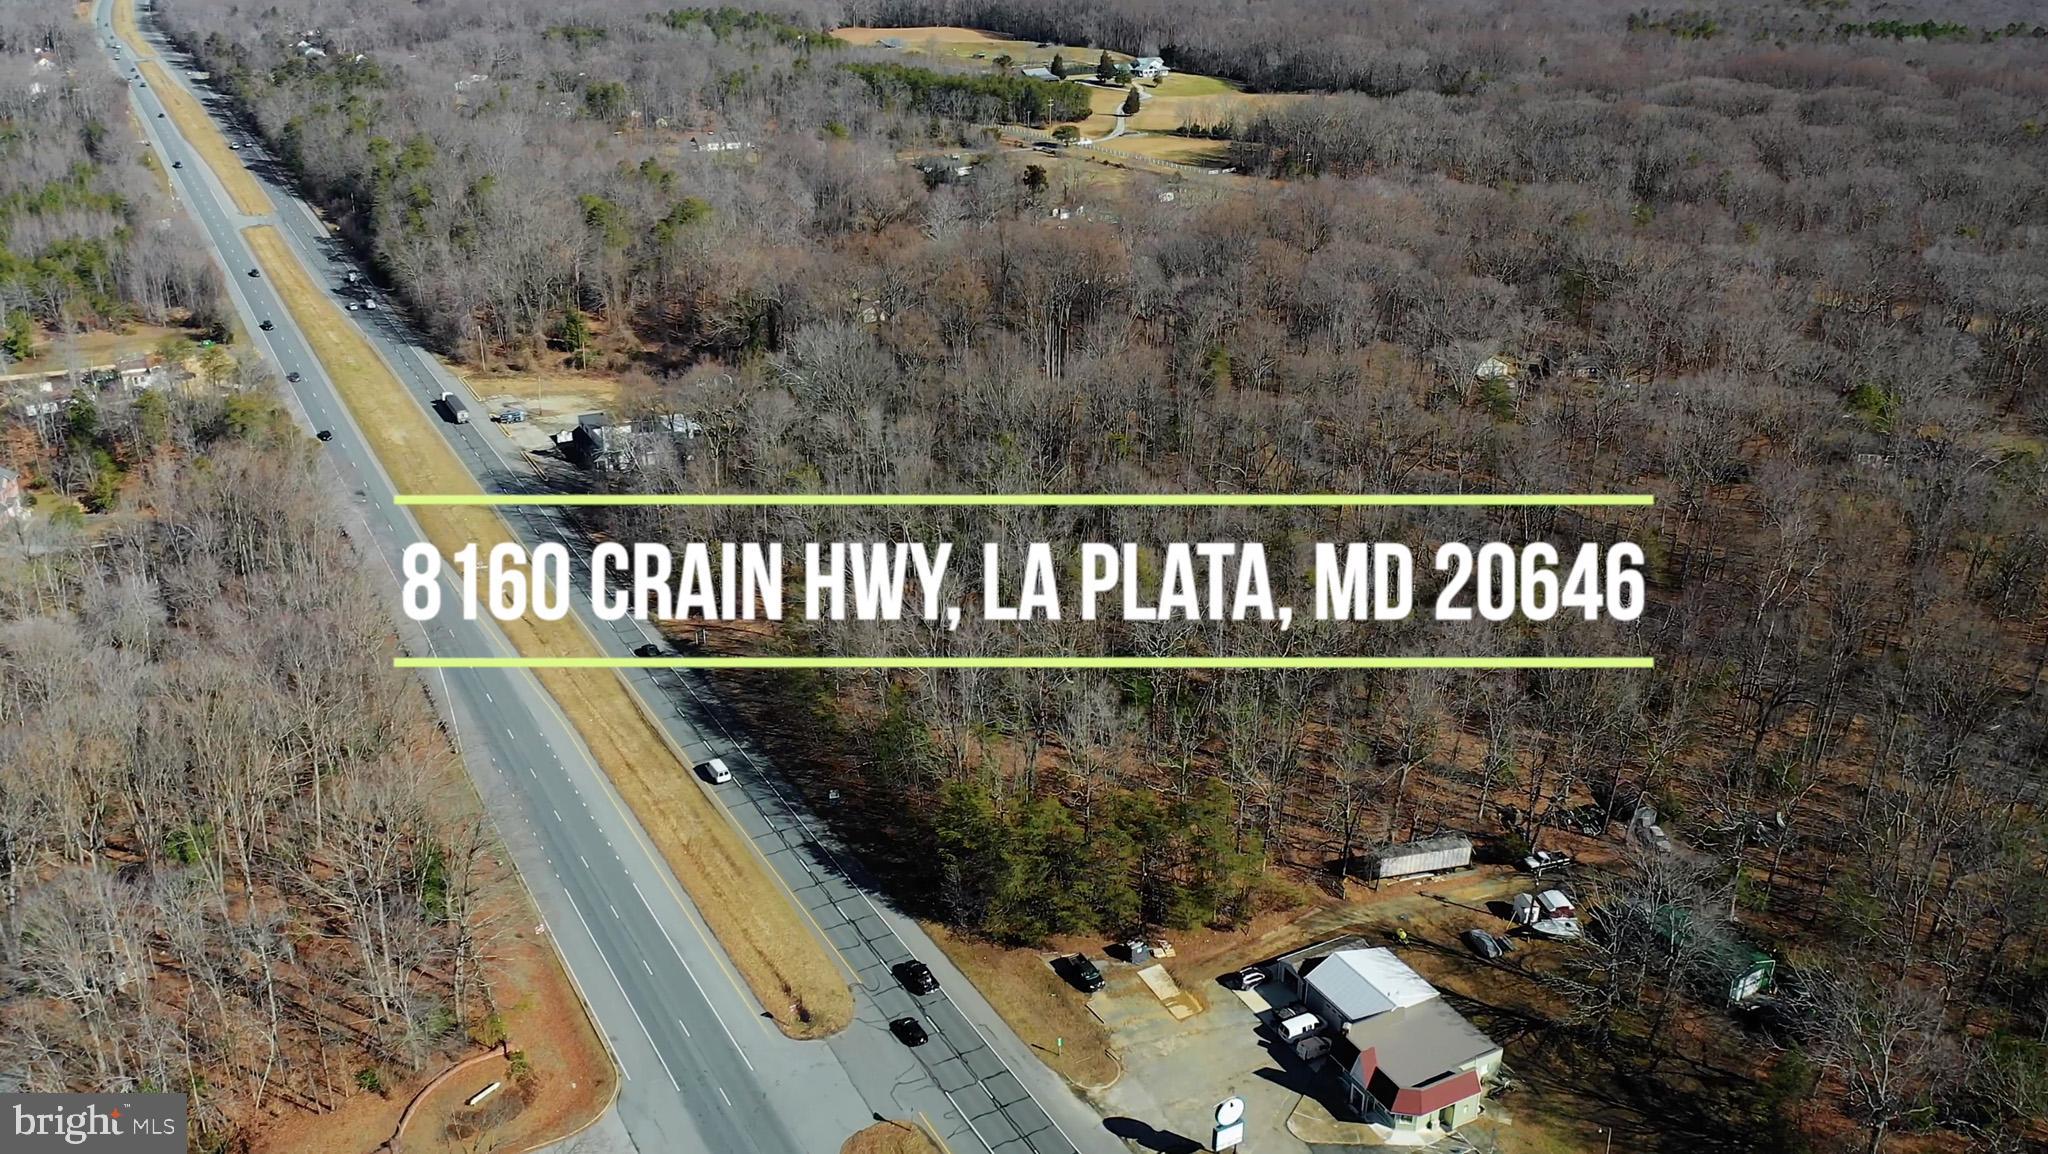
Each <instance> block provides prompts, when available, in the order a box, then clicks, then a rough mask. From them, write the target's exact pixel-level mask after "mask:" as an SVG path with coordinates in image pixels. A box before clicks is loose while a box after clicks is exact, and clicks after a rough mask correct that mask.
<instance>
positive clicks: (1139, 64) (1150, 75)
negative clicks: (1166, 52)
mask: <svg viewBox="0 0 2048 1154" xmlns="http://www.w3.org/2000/svg"><path fill="white" fill-rule="evenodd" d="M1172 72H1173V69H1171V68H1168V67H1167V66H1166V61H1164V60H1161V59H1160V58H1159V57H1157V56H1140V57H1138V58H1137V59H1136V60H1133V61H1131V75H1133V76H1135V77H1137V78H1138V79H1140V80H1164V79H1165V78H1166V77H1167V76H1168V75H1169V74H1171V73H1172Z"/></svg>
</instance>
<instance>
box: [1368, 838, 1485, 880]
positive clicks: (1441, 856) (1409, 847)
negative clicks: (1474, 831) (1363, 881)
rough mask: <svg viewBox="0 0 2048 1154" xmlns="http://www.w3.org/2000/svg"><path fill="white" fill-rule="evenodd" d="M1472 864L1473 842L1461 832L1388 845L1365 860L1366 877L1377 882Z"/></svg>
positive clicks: (1461, 867)
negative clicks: (1403, 843)
mask: <svg viewBox="0 0 2048 1154" xmlns="http://www.w3.org/2000/svg"><path fill="white" fill-rule="evenodd" d="M1471 864H1472V839H1471V838H1469V837H1466V836H1465V835H1464V834H1461V833H1447V834H1443V835H1440V836H1438V837H1431V838H1424V839H1423V840H1421V841H1411V842H1408V843H1407V844H1405V845H1390V846H1387V847H1386V848H1384V849H1381V850H1377V851H1375V852H1373V853H1372V854H1370V855H1368V856H1367V857H1366V859H1365V876H1366V877H1367V878H1368V879H1371V880H1374V881H1379V880H1383V879H1386V878H1399V877H1410V876H1413V875H1415V874H1433V873H1442V872H1443V871H1444V870H1454V869H1463V868H1464V867H1466V866H1468V865H1471Z"/></svg>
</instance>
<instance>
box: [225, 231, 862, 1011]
mask: <svg viewBox="0 0 2048 1154" xmlns="http://www.w3.org/2000/svg"><path fill="white" fill-rule="evenodd" d="M243 236H244V237H245V238H246V239H247V240H248V242H249V247H250V249H251V251H253V252H254V253H255V254H256V259H257V262H258V263H259V264H261V265H262V266H263V269H264V271H265V274H266V275H267V276H269V277H270V279H271V283H272V285H273V286H274V287H275V288H276V290H277V292H278V294H279V295H280V296H281V297H283V298H284V301H285V305H286V307H287V308H289V309H290V310H291V313H292V317H293V319H294V320H295V321H296V322H297V323H298V325H299V327H300V329H301V330H303V331H304V332H305V334H306V339H307V341H308V343H310V344H311V345H312V348H313V353H314V355H315V356H317V357H319V358H320V363H321V364H322V365H323V366H325V368H326V370H327V373H328V375H329V376H330V377H331V378H332V379H333V381H334V384H335V388H336V390H337V391H338V392H339V393H340V394H341V397H342V400H343V402H344V403H346V404H347V405H348V407H349V411H350V413H352V414H353V415H354V416H355V418H356V423H357V425H358V426H360V427H361V429H362V430H363V435H364V436H365V437H366V438H367V439H368V440H369V442H370V445H371V448H372V449H373V450H374V451H375V453H376V455H377V458H378V460H379V461H381V462H382V463H383V465H384V468H385V470H386V472H388V473H389V474H390V476H391V481H392V483H393V485H394V486H396V488H397V489H398V491H399V492H401V493H476V492H478V491H479V490H478V488H477V485H476V482H475V479H474V478H472V477H471V476H470V474H469V472H468V471H467V470H465V469H464V468H463V467H462V465H461V463H460V462H458V461H457V460H456V458H455V454H454V452H453V451H451V450H450V449H449V448H448V445H447V442H446V441H444V440H443V439H442V438H441V435H440V433H439V432H438V431H437V430H436V429H435V428H434V427H433V426H432V425H431V424H430V423H429V421H428V417H427V414H426V411H425V410H424V409H422V408H421V407H420V405H419V403H418V402H417V401H415V400H414V399H413V398H412V397H411V396H409V395H408V394H407V392H406V389H405V386H404V385H402V384H400V383H399V381H398V380H397V378H395V377H393V376H392V375H391V372H390V370H389V369H387V368H386V367H385V365H384V362H383V361H382V360H381V359H379V358H378V356H377V354H376V351H375V350H374V349H372V348H371V347H370V344H369V342H368V341H367V340H365V339H364V338H363V335H362V334H361V333H360V332H359V331H358V330H357V329H356V327H355V326H354V325H352V324H350V323H349V321H348V318H347V315H346V314H345V313H343V312H342V311H341V310H340V309H339V308H337V307H336V306H335V305H334V303H333V302H332V301H331V300H329V299H328V298H327V296H326V295H325V294H324V293H322V292H321V291H320V290H319V288H318V286H316V285H315V284H314V283H313V280H312V278H311V277H310V276H309V275H308V274H307V273H306V271H305V269H304V267H303V266H302V265H300V264H299V262H298V259H297V257H296V255H295V254H294V253H293V252H292V251H291V248H290V245H289V244H288V243H287V242H286V241H285V239H284V237H283V235H282V234H280V233H279V232H278V231H277V230H276V229H274V228H271V227H270V226H268V225H260V226H257V227H254V228H249V229H245V230H244V231H243ZM413 512H414V514H415V516H416V517H417V519H418V521H419V523H420V528H421V530H422V531H423V532H424V533H425V534H426V536H427V538H428V540H430V541H431V542H432V543H433V544H434V545H435V546H436V547H438V548H439V549H440V550H441V552H442V554H443V555H444V556H449V555H452V554H453V553H454V552H456V551H457V550H460V549H461V548H462V547H463V546H465V545H467V544H469V543H471V542H475V543H476V544H477V546H478V548H479V549H480V550H481V551H483V552H489V551H490V549H491V548H492V547H493V546H495V545H497V544H499V543H501V542H508V541H510V540H512V537H511V534H510V532H509V531H508V530H507V529H506V528H505V524H504V522H503V521H502V520H500V519H499V517H498V515H497V513H496V512H495V511H493V510H491V509H488V508H437V507H418V508H415V509H414V510H413ZM502 628H503V629H504V632H505V636H506V637H507V638H508V639H509V640H510V641H511V643H512V646H513V648H514V649H516V650H517V651H518V652H519V653H520V654H522V655H524V656H528V657H596V656H600V655H601V654H600V651H599V649H598V647H597V644H596V642H595V641H593V640H592V639H591V637H590V635H589V634H588V633H587V632H586V631H585V630H584V628H583V626H582V624H581V623H580V621H579V620H578V619H576V618H574V617H570V618H565V619H564V620H561V621H552V622H550V621H542V620H539V619H538V618H534V617H526V618H522V619H520V620H517V621H511V622H506V623H504V624H503V626H502ZM538 675H539V677H540V680H541V683H542V684H543V685H544V686H545V687H546V688H547V690H548V693H549V694H550V695H551V696H552V697H553V698H554V700H555V702H556V703H557V704H558V705H559V706H560V707H561V710H562V712H563V714H564V716H565V718H566V720H567V721H568V722H569V724H570V725H571V726H573V727H574V728H575V730H576V732H577V733H578V734H579V735H580V736H581V737H582V738H583V742H584V744H585V745H586V746H588V747H589V749H590V752H591V755H592V756H593V757H594V758H595V759H596V760H597V763H598V764H599V765H600V766H602V767H603V769H604V771H605V773H606V775H607V776H609V777H610V778H611V780H612V783H613V784H614V785H615V786H616V787H617V788H618V791H619V793H620V795H621V796H623V797H624V798H625V800H626V804H627V805H629V806H630V807H632V810H633V812H634V814H635V815H636V816H638V818H639V819H640V824H641V825H642V827H643V828H645V830H646V831H647V836H648V837H649V839H651V840H652V842H653V844H654V847H655V848H656V849H657V850H659V852H660V853H661V855H662V856H663V857H664V858H665V859H667V861H668V864H669V868H670V869H671V871H673V872H674V874H675V876H676V877H677V878H678V879H679V880H680V881H681V882H682V884H683V887H684V889H686V890H688V891H689V896H690V898H691V899H692V901H693V902H694V904H695V905H696V907H697V909H698V911H699V912H700V913H701V914H702V915H703V918H704V921H705V923H706V924H707V925H708V926H709V927H710V930H711V932H712V933H713V934H714V935H716V936H717V938H718V940H719V942H720V944H722V945H723V946H724V947H725V952H726V954H727V955H728V956H729V957H730V958H731V959H732V964H733V967H734V968H735V969H737V970H738V971H739V973H740V976H741V977H742V978H744V979H745V981H746V983H747V985H748V987H749V988H751V989H752V991H753V993H754V997H755V999H756V1000H757V1001H759V1002H760V1003H761V1005H762V1006H763V1007H765V1008H766V1009H767V1010H768V1012H769V1013H770V1014H771V1015H772V1016H773V1017H774V1019H775V1022H776V1024H777V1025H778V1026H779V1027H781V1029H782V1030H783V1032H784V1033H786V1034H789V1035H790V1036H792V1037H799V1038H814V1037H823V1036H825V1035H827V1034H831V1033H835V1032H837V1031H839V1030H840V1029H843V1028H844V1027H845V1026H846V1025H847V1024H848V1023H850V1022H851V1021H852V1020H853V992H852V990H851V989H850V988H849V987H848V985H847V982H846V979H845V978H843V977H842V976H841V974H840V972H839V970H838V969H837V968H836V967H835V965H834V963H833V960H832V957H831V955H828V954H827V953H826V947H825V945H824V944H823V942H822V940H821V937H820V935H819V934H818V933H816V932H815V927H814V926H813V925H812V923H810V922H808V921H807V920H806V919H807V917H808V915H807V914H805V913H803V912H800V909H799V907H798V905H797V904H796V901H795V899H794V897H793V896H792V895H790V894H789V893H788V891H787V890H786V889H784V888H783V886H782V882H781V880H780V879H779V878H777V877H776V876H775V875H774V873H773V871H772V870H770V869H769V867H768V865H767V863H766V862H765V861H763V860H762V859H761V857H760V853H759V851H758V850H757V849H756V848H755V847H754V845H753V843H752V841H750V840H749V839H747V838H746V837H745V836H744V835H743V834H741V832H740V831H739V829H738V827H737V826H735V825H734V824H733V822H732V820H731V818H730V816H729V815H728V814H727V813H726V812H725V811H724V809H722V808H721V807H720V806H719V805H718V804H717V802H716V801H714V800H713V799H712V798H711V797H709V796H708V795H707V794H706V793H705V792H704V790H703V789H701V788H700V787H698V785H697V784H696V780H695V778H694V777H693V776H692V774H691V773H690V766H689V765H687V764H686V762H685V761H684V759H683V757H682V755H681V754H680V753H679V751H677V750H676V749H675V747H674V746H672V745H671V744H670V743H669V741H668V738H667V736H666V734H664V733H663V732H662V730H661V729H660V728H659V727H657V726H656V725H655V724H654V723H653V722H652V721H650V720H649V719H648V718H647V716H646V714H644V713H643V712H642V711H641V709H640V705H639V700H638V699H637V698H636V697H634V696H633V694H632V693H631V692H630V691H628V689H627V688H626V683H625V682H624V681H622V680H621V679H620V678H619V676H618V674H617V673H615V672H613V671H612V670H608V669H550V670H540V671H538Z"/></svg>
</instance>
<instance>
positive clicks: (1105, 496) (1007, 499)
mask: <svg viewBox="0 0 2048 1154" xmlns="http://www.w3.org/2000/svg"><path fill="white" fill-rule="evenodd" d="M398 503H399V504H400V505H494V506H502V505H691V506H706V507H713V506H730V505H775V506H787V507H791V508H818V507H823V506H877V505H956V506H970V505H971V506H1032V505H1110V506H1124V505H1132V506H1136V505H1150V506H1197V505H1210V506H1268V507H1272V506H1304V505H1321V506H1360V505H1377V506H1397V505H1399V506H1449V505H1463V506H1469V507H1485V506H1504V505H1548V506H1570V505H1584V506H1595V505H1654V504H1656V503H1657V498H1656V497H1655V496H1653V495H1651V494H1649V493H414V494H405V495H401V496H400V497H399V498H398Z"/></svg>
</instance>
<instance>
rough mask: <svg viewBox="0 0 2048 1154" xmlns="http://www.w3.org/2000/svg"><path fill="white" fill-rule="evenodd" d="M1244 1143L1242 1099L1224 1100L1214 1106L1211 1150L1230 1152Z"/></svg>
mask: <svg viewBox="0 0 2048 1154" xmlns="http://www.w3.org/2000/svg"><path fill="white" fill-rule="evenodd" d="M1242 1141H1244V1099H1243V1098H1225V1099H1224V1100H1223V1101H1221V1102H1219V1103H1217V1104H1216V1140H1215V1141H1213V1142H1211V1143H1210V1144H1209V1149H1211V1150H1230V1149H1234V1148H1236V1146H1237V1144H1238V1143H1240V1142H1242Z"/></svg>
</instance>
